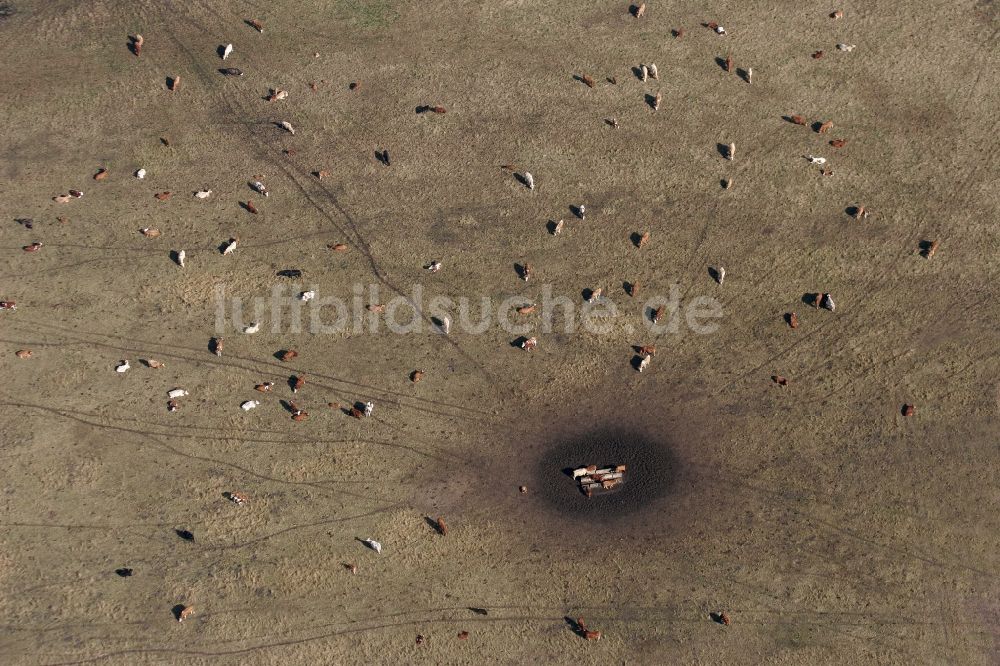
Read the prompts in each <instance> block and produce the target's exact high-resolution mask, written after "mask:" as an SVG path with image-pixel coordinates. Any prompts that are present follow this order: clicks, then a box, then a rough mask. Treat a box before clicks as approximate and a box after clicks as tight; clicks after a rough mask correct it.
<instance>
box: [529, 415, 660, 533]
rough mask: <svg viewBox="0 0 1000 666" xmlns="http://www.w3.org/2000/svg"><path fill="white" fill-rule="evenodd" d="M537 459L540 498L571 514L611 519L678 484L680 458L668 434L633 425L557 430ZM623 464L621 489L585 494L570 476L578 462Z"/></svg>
mask: <svg viewBox="0 0 1000 666" xmlns="http://www.w3.org/2000/svg"><path fill="white" fill-rule="evenodd" d="M544 447H545V448H544V449H543V451H542V453H541V455H540V456H539V458H538V461H537V463H536V464H535V469H534V479H533V483H532V486H533V487H534V488H536V492H537V494H538V499H539V500H540V501H542V502H543V503H545V504H546V505H547V506H548V507H549V508H551V509H552V510H553V511H555V512H556V513H557V514H559V515H561V516H563V517H565V518H566V519H568V520H572V521H576V520H587V521H612V520H615V519H618V518H621V517H623V516H627V515H631V514H633V513H636V512H639V511H642V510H643V509H646V508H649V507H650V506H652V505H653V504H655V503H658V501H659V500H661V499H662V498H664V497H665V496H667V495H669V494H670V492H671V491H672V490H674V489H675V488H676V487H677V481H678V479H679V473H680V459H679V458H678V456H677V455H676V453H675V451H674V446H673V445H672V444H671V442H670V441H669V438H668V437H667V436H665V435H658V436H656V437H654V436H652V435H650V434H647V433H644V432H642V431H640V430H637V429H633V428H630V427H614V426H605V427H599V428H596V429H594V430H591V431H585V432H582V433H573V434H566V435H555V436H554V437H553V438H552V440H551V441H550V442H547V443H545V445H544ZM587 465H597V466H598V467H605V466H608V465H625V466H626V468H627V470H626V473H625V483H624V484H623V485H622V487H621V489H620V490H616V491H614V492H610V493H607V494H601V495H594V496H593V497H589V498H588V497H586V496H585V495H584V494H583V493H582V492H581V491H580V488H579V485H578V484H577V482H576V481H575V480H574V479H573V477H572V470H573V469H575V468H577V467H585V466H587Z"/></svg>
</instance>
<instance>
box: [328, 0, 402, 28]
mask: <svg viewBox="0 0 1000 666" xmlns="http://www.w3.org/2000/svg"><path fill="white" fill-rule="evenodd" d="M395 5H396V2H395V0H337V4H336V7H337V16H338V17H339V18H341V19H342V20H345V21H350V22H351V23H353V24H354V25H356V26H358V27H359V28H365V29H369V30H371V29H377V28H387V27H389V26H390V25H392V24H393V23H394V22H395V21H396V19H398V18H399V12H397V11H396V8H395Z"/></svg>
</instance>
